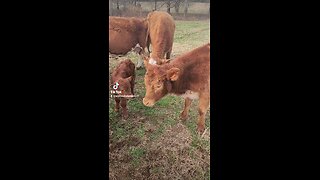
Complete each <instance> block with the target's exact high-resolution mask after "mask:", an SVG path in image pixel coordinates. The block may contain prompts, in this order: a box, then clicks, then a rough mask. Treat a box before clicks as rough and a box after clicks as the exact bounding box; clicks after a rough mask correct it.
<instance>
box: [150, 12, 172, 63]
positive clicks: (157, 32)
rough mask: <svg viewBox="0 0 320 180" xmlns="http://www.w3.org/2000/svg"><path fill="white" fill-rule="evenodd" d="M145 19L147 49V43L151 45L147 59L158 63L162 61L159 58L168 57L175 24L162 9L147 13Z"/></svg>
mask: <svg viewBox="0 0 320 180" xmlns="http://www.w3.org/2000/svg"><path fill="white" fill-rule="evenodd" d="M147 21H148V36H147V39H146V42H147V47H148V50H149V43H151V45H152V54H151V55H150V60H149V61H150V62H152V63H154V64H155V63H156V64H159V65H160V64H161V63H162V62H161V61H160V59H164V58H166V59H170V54H171V51H172V46H173V38H174V31H175V29H176V25H175V23H174V20H173V18H172V16H171V15H170V14H168V13H167V12H163V11H153V12H151V13H149V14H148V16H147ZM149 52H150V51H149Z"/></svg>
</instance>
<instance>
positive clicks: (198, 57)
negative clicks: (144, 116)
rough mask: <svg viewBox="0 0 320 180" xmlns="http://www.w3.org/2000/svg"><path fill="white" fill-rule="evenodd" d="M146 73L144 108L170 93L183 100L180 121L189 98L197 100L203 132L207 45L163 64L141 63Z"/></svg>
mask: <svg viewBox="0 0 320 180" xmlns="http://www.w3.org/2000/svg"><path fill="white" fill-rule="evenodd" d="M144 63H145V67H146V70H147V73H146V74H145V78H144V82H145V86H146V95H145V97H144V98H143V104H144V105H145V106H149V107H151V106H153V105H154V104H155V103H156V102H157V101H158V100H160V99H161V98H162V97H164V96H165V95H167V94H169V93H172V94H176V95H180V96H182V97H184V98H185V106H184V109H183V111H182V112H181V118H182V119H183V120H186V119H187V117H188V112H189V108H190V105H191V102H192V99H199V109H198V111H199V119H198V131H199V132H203V130H204V127H205V115H206V112H207V110H208V108H209V103H210V43H208V44H206V45H204V46H201V47H198V48H196V49H194V50H192V51H190V52H188V53H186V54H184V55H182V56H180V57H177V58H175V59H174V60H172V61H170V62H169V63H166V64H163V65H157V64H150V63H149V62H148V61H147V59H145V61H144Z"/></svg>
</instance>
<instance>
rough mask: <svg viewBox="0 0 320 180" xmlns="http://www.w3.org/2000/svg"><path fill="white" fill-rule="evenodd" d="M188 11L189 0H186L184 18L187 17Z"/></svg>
mask: <svg viewBox="0 0 320 180" xmlns="http://www.w3.org/2000/svg"><path fill="white" fill-rule="evenodd" d="M187 13H188V0H184V18H186V16H187Z"/></svg>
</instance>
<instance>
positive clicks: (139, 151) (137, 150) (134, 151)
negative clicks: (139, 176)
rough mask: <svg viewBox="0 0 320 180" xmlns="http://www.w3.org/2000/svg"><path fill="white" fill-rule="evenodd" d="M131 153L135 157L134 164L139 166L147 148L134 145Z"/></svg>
mask: <svg viewBox="0 0 320 180" xmlns="http://www.w3.org/2000/svg"><path fill="white" fill-rule="evenodd" d="M129 154H130V156H131V157H132V159H133V161H132V164H133V166H138V165H139V163H140V158H141V157H142V156H143V155H144V154H145V150H144V149H142V148H135V147H133V148H131V149H130V150H129Z"/></svg>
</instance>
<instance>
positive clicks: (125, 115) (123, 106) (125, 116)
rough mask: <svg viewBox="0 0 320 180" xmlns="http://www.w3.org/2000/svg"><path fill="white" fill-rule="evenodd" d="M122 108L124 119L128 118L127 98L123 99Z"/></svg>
mask: <svg viewBox="0 0 320 180" xmlns="http://www.w3.org/2000/svg"><path fill="white" fill-rule="evenodd" d="M120 103H121V108H122V116H123V118H124V119H127V118H128V109H127V100H126V99H125V98H121V102H120Z"/></svg>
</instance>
